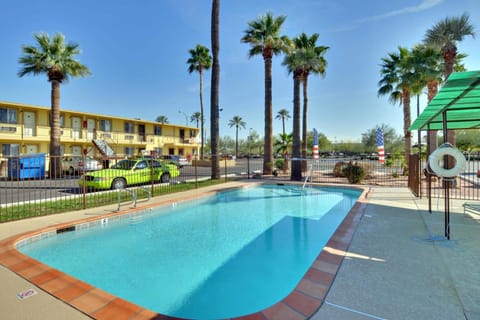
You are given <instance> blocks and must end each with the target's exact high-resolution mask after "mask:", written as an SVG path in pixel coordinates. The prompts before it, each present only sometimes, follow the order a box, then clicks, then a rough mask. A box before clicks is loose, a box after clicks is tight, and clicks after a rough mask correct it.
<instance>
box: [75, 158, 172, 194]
mask: <svg viewBox="0 0 480 320" xmlns="http://www.w3.org/2000/svg"><path fill="white" fill-rule="evenodd" d="M179 175H180V172H179V171H178V169H177V167H176V166H175V165H171V164H165V163H162V162H160V161H157V160H152V159H126V160H121V161H119V162H118V163H116V164H115V165H113V166H111V167H110V168H108V169H102V170H98V171H93V172H89V173H85V174H84V175H82V176H81V177H80V179H78V185H79V186H80V187H83V186H86V187H87V188H92V189H123V188H126V187H127V186H131V185H136V184H144V183H151V182H152V180H153V181H154V182H162V183H166V182H169V181H170V178H174V177H178V176H179Z"/></svg>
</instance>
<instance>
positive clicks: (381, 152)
mask: <svg viewBox="0 0 480 320" xmlns="http://www.w3.org/2000/svg"><path fill="white" fill-rule="evenodd" d="M377 150H378V162H380V163H382V164H383V163H385V146H384V143H383V131H382V128H377Z"/></svg>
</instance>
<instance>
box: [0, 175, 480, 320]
mask: <svg viewBox="0 0 480 320" xmlns="http://www.w3.org/2000/svg"><path fill="white" fill-rule="evenodd" d="M236 185H239V183H229V184H228V185H225V184H223V185H218V186H213V187H209V188H208V189H202V191H201V192H198V191H197V190H195V191H191V192H186V193H181V194H176V195H173V196H172V195H170V196H161V197H155V198H154V199H151V200H150V201H149V202H138V203H137V209H140V208H145V207H148V206H154V205H158V204H164V203H168V202H175V201H182V200H187V199H192V198H195V197H198V196H201V195H202V194H205V193H210V192H216V191H217V190H218V189H219V188H224V187H234V186H236ZM340 187H345V186H340ZM465 202H470V201H465V200H451V201H450V205H451V206H450V210H451V216H450V219H451V221H450V225H451V239H450V240H448V241H447V240H445V238H444V237H443V233H444V213H443V199H432V209H433V213H429V212H428V211H427V209H428V202H427V199H426V198H422V199H418V198H415V197H414V196H413V195H412V194H411V193H410V191H409V190H408V189H407V188H391V187H388V188H387V187H372V188H371V189H370V190H368V192H364V194H363V196H362V198H361V199H360V201H359V202H358V203H357V204H356V205H355V207H354V208H353V209H352V210H351V212H350V214H349V215H348V216H347V218H346V219H345V220H344V222H343V223H342V225H341V226H340V227H339V228H338V229H337V232H336V233H335V234H334V235H333V236H332V238H331V239H330V241H329V242H328V243H327V246H326V247H325V249H324V250H323V251H322V252H321V253H320V254H319V256H318V258H317V260H316V261H315V262H314V263H313V265H312V266H311V268H310V269H309V270H308V271H307V273H306V275H305V276H304V278H303V279H302V280H301V281H300V283H299V284H298V285H297V288H296V289H295V290H294V291H293V292H292V293H291V294H290V295H289V296H287V297H286V298H285V299H283V300H282V301H280V302H279V303H277V304H275V305H274V306H272V307H270V308H268V309H266V310H263V311H261V312H258V313H256V314H253V315H249V316H245V317H242V318H241V319H245V320H247V319H251V320H253V319H264V320H270V319H272V320H273V319H274V320H282V319H286V320H297V319H298V320H301V319H308V318H310V319H315V320H320V319H346V320H349V319H351V320H368V319H436V320H437V319H440V320H441V319H467V320H473V319H480V270H479V269H480V216H479V215H476V214H467V215H464V212H463V207H462V204H463V203H465ZM115 209H116V205H111V206H108V207H102V208H95V209H89V210H84V211H76V212H70V213H65V214H57V215H51V216H46V217H39V218H33V219H28V220H21V221H15V222H9V223H3V224H0V283H1V290H0V318H1V319H2V320H9V319H12V320H13V319H51V320H56V319H59V320H60V319H91V318H96V319H173V318H169V317H165V316H161V315H158V314H156V313H154V312H152V311H149V310H146V309H143V308H141V307H139V306H137V305H135V304H132V303H129V302H127V301H125V300H122V299H119V298H117V297H115V296H112V295H110V294H108V293H106V292H103V291H102V290H99V289H96V288H94V287H91V286H89V285H87V284H85V283H83V282H80V281H78V280H76V279H74V278H71V277H69V276H68V275H65V274H63V273H61V272H59V271H57V270H53V269H51V268H49V267H47V266H44V265H42V264H39V263H38V262H35V261H34V260H32V259H30V258H27V257H25V256H24V255H22V254H20V253H18V251H16V250H15V249H14V248H13V243H15V242H17V241H18V240H21V239H24V238H28V237H31V236H32V235H33V234H38V233H39V231H38V230H41V232H44V231H45V230H56V229H58V228H61V227H65V226H70V225H71V224H72V221H79V220H93V219H96V218H98V217H99V216H102V217H104V216H109V215H113V214H115V213H112V211H114V210H115ZM122 210H127V211H128V210H131V209H130V208H129V205H127V204H125V205H123V206H122ZM94 268H95V266H92V272H93V271H94ZM28 289H33V290H34V291H35V292H36V294H35V295H32V296H30V297H27V298H25V299H23V300H22V299H19V298H18V297H17V294H19V293H21V292H26V291H27V290H28ZM238 319H240V318H238Z"/></svg>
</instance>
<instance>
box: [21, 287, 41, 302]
mask: <svg viewBox="0 0 480 320" xmlns="http://www.w3.org/2000/svg"><path fill="white" fill-rule="evenodd" d="M36 294H37V291H35V290H33V289H28V290H25V291H22V292H19V293H17V298H18V299H20V300H25V299H27V298H30V297H31V296H34V295H36Z"/></svg>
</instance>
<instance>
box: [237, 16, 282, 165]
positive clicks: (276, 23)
mask: <svg viewBox="0 0 480 320" xmlns="http://www.w3.org/2000/svg"><path fill="white" fill-rule="evenodd" d="M285 19H286V16H278V17H274V16H273V15H272V14H271V13H270V12H267V13H266V14H265V15H264V16H260V17H259V18H258V19H257V20H254V21H250V22H249V23H248V29H246V30H245V34H244V36H243V37H242V39H241V41H242V42H244V43H249V44H250V45H251V48H250V51H249V57H250V58H252V57H254V56H256V55H262V56H263V60H264V64H265V147H264V157H263V173H264V174H271V173H272V167H273V133H272V132H273V130H272V58H273V56H274V55H278V54H280V53H282V52H285V51H287V50H288V49H289V43H290V41H289V39H288V38H287V37H286V36H281V35H280V31H281V28H282V24H283V22H284V21H285Z"/></svg>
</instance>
